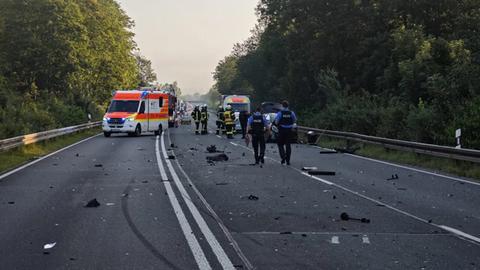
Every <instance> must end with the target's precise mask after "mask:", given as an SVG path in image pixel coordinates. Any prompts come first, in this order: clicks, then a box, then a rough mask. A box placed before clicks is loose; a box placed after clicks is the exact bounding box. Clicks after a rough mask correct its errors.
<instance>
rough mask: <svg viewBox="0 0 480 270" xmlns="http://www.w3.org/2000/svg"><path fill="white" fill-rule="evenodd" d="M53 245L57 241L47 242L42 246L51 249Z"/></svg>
mask: <svg viewBox="0 0 480 270" xmlns="http://www.w3.org/2000/svg"><path fill="white" fill-rule="evenodd" d="M55 245H57V242H53V243H48V244H45V245H44V246H43V249H52V248H53V247H54V246H55Z"/></svg>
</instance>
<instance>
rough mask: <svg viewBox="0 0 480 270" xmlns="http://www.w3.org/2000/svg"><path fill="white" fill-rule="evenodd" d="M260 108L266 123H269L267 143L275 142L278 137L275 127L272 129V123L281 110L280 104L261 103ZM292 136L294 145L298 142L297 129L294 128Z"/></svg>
mask: <svg viewBox="0 0 480 270" xmlns="http://www.w3.org/2000/svg"><path fill="white" fill-rule="evenodd" d="M260 107H261V108H262V112H263V115H264V116H265V118H266V119H267V121H268V122H269V123H270V129H271V130H272V132H271V133H270V136H269V138H268V139H267V141H269V142H275V141H276V140H277V136H278V129H277V128H276V127H273V122H274V121H275V118H276V117H277V113H278V112H279V111H281V110H282V108H283V107H282V104H280V103H278V102H269V101H266V102H262V104H261V105H260ZM293 131H294V135H293V138H292V142H293V143H295V142H297V141H298V129H297V127H295V128H294V130H293Z"/></svg>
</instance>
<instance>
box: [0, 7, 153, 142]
mask: <svg viewBox="0 0 480 270" xmlns="http://www.w3.org/2000/svg"><path fill="white" fill-rule="evenodd" d="M132 27H133V22H132V20H131V19H130V18H129V17H128V16H127V15H126V14H125V12H124V11H123V10H121V8H120V6H119V4H118V3H117V2H116V1H114V0H88V1H83V0H82V1H80V0H22V1H17V0H3V1H0V104H1V105H2V106H1V107H0V120H2V121H1V123H0V127H1V129H0V138H4V137H9V136H14V135H19V134H23V133H28V132H36V131H40V130H45V129H49V128H54V127H62V126H67V125H72V124H78V123H80V122H85V121H86V120H87V114H88V113H89V114H92V115H93V116H94V117H95V118H96V119H98V118H99V117H100V115H101V112H102V109H103V107H104V106H105V103H106V102H107V101H108V99H109V98H110V96H111V91H112V90H114V89H126V88H133V87H137V86H138V84H139V81H142V80H152V79H153V77H152V76H151V75H152V74H147V75H148V76H146V77H141V76H140V75H139V74H142V75H145V69H146V68H145V66H149V64H150V63H149V61H148V60H146V59H144V58H142V61H143V63H144V64H145V65H137V64H138V62H137V59H138V58H136V57H135V56H134V54H133V51H134V50H136V44H135V42H134V41H133V33H132V32H131V29H132ZM147 64H148V65H147ZM19 123H21V124H19Z"/></svg>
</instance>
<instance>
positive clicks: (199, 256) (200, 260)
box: [155, 134, 235, 270]
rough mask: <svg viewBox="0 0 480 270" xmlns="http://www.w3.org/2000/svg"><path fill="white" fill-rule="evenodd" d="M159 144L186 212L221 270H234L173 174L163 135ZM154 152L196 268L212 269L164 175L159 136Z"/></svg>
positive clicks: (176, 176)
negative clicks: (196, 226)
mask: <svg viewBox="0 0 480 270" xmlns="http://www.w3.org/2000/svg"><path fill="white" fill-rule="evenodd" d="M161 144H162V153H163V158H164V160H165V163H166V164H167V167H168V170H169V171H170V174H171V175H172V178H173V181H174V183H175V185H176V186H177V188H178V190H179V192H180V194H181V197H182V198H183V201H184V202H185V204H186V205H187V208H188V210H189V211H190V213H191V214H192V216H193V219H194V220H195V222H196V224H197V225H198V227H199V228H200V231H201V232H202V234H203V235H204V236H205V239H206V240H207V242H208V244H209V245H210V247H211V248H212V251H213V253H214V254H215V256H216V257H217V259H218V262H219V263H220V265H221V266H222V268H223V269H229V270H230V269H231V270H234V269H235V267H234V266H233V264H232V262H231V261H230V259H229V258H228V256H227V254H226V253H225V251H224V250H223V248H222V246H221V245H220V243H219V242H218V240H217V238H216V237H215V235H214V234H213V233H212V231H211V230H210V228H209V227H208V225H207V223H206V222H205V220H204V219H203V217H202V215H201V214H200V211H199V210H198V209H197V207H196V206H195V204H193V202H192V199H191V198H190V195H188V193H187V191H186V190H185V188H184V187H183V185H182V183H181V182H180V178H179V177H178V175H177V173H176V172H175V169H174V168H173V166H172V163H171V162H170V160H169V159H168V155H167V151H166V149H165V139H164V136H163V134H162V135H161ZM155 152H156V156H157V163H158V169H159V170H160V175H161V177H162V180H163V184H164V185H165V188H166V190H167V194H168V198H169V199H170V203H171V204H172V207H173V210H174V212H175V215H176V216H177V219H178V222H179V223H180V227H181V229H182V232H183V234H184V236H185V238H186V240H187V243H188V245H189V247H190V250H191V251H192V253H193V256H194V258H195V261H196V263H197V265H198V268H199V269H201V270H204V269H205V270H208V269H212V267H211V266H210V263H209V262H208V260H207V258H206V257H205V253H204V251H203V249H202V247H201V246H200V243H199V242H198V240H197V237H196V236H195V234H194V233H193V230H192V227H191V226H190V223H189V222H188V219H187V218H186V216H185V214H184V212H183V210H182V207H181V206H180V204H179V202H178V199H177V196H176V195H175V192H174V191H173V188H172V185H171V183H170V182H169V181H168V177H167V173H166V170H165V167H164V166H163V162H162V158H161V155H160V147H159V136H157V138H156V142H155Z"/></svg>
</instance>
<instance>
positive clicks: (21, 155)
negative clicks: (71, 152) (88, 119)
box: [0, 127, 101, 173]
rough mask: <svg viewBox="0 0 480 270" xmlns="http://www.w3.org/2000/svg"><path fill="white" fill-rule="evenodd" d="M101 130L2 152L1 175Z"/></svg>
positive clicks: (87, 131)
mask: <svg viewBox="0 0 480 270" xmlns="http://www.w3.org/2000/svg"><path fill="white" fill-rule="evenodd" d="M100 132H101V128H100V127H97V128H91V129H86V130H82V131H79V132H75V133H71V134H67V135H64V136H60V137H56V138H52V139H49V140H46V141H41V142H38V143H33V144H29V145H24V146H20V147H17V148H13V149H10V150H7V151H5V152H0V173H3V172H6V171H8V170H11V169H13V168H15V167H18V166H20V165H22V164H25V163H27V162H29V161H32V160H34V159H37V158H39V157H41V156H44V155H47V154H49V153H52V152H55V151H57V150H59V149H61V148H64V147H66V146H68V145H71V144H73V143H76V142H78V141H81V140H83V139H85V138H88V137H91V136H93V135H96V134H99V133H100Z"/></svg>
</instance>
